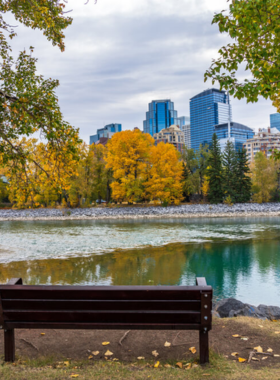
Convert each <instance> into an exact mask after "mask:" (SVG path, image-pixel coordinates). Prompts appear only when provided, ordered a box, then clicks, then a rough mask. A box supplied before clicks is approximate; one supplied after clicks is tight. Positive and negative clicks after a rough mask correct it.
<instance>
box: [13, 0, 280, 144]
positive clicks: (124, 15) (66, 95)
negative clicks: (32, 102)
mask: <svg viewBox="0 0 280 380" xmlns="http://www.w3.org/2000/svg"><path fill="white" fill-rule="evenodd" d="M85 3H86V0H68V4H67V6H66V10H72V12H71V13H70V14H69V15H70V16H71V17H72V18H73V23H72V25H71V26H70V27H68V28H67V30H66V31H65V36H66V38H65V44H66V50H65V52H63V53H61V52H60V50H59V48H58V47H54V46H52V44H51V42H49V41H47V40H46V38H45V37H44V36H43V35H42V32H40V31H36V30H35V31H34V30H30V29H28V28H27V27H24V26H22V25H19V26H18V27H17V28H16V32H17V34H18V37H17V38H15V39H14V40H13V41H12V43H11V44H12V47H13V49H14V52H15V53H16V52H17V51H19V50H23V49H24V48H26V49H27V48H28V47H29V46H31V45H32V46H34V47H35V50H34V53H33V54H34V56H36V57H37V58H38V64H37V68H38V71H39V73H40V74H42V75H44V76H45V77H46V78H49V77H51V78H53V79H58V80H59V82H60V86H59V88H58V90H57V95H58V97H59V103H60V107H61V110H62V113H63V116H64V119H65V120H66V121H68V122H69V123H70V124H71V125H73V126H75V127H77V128H79V129H80V136H81V138H82V139H83V140H84V141H85V142H87V143H88V142H89V136H90V135H93V134H95V133H96V130H97V129H98V128H102V127H103V126H104V125H106V124H110V123H121V124H122V126H123V130H125V129H133V128H135V127H138V128H140V129H141V130H142V129H143V120H144V119H145V115H146V111H147V110H148V103H149V102H151V101H152V100H155V99H171V101H173V102H174V106H175V109H176V110H177V111H178V116H189V99H190V98H191V97H193V96H194V95H196V94H198V93H200V92H201V91H203V90H206V89H208V88H213V87H215V88H219V85H218V84H216V85H214V86H213V85H212V83H211V82H210V81H207V82H206V83H204V72H205V71H206V70H207V69H208V68H209V66H210V65H211V60H212V59H213V58H217V57H218V53H217V52H218V50H219V48H221V47H222V46H224V45H225V44H227V43H229V42H231V41H230V39H229V37H228V36H227V35H226V34H220V33H219V30H218V26H217V25H216V24H215V25H211V22H212V18H213V15H214V13H215V12H219V11H221V10H223V9H227V8H228V2H227V1H226V0H199V1H198V0H175V1H174V0H173V1H172V0H98V1H97V3H96V4H95V1H94V0H89V2H88V3H87V4H85ZM231 104H232V111H233V121H235V122H238V123H242V124H245V125H247V126H249V127H251V128H253V129H258V128H264V127H268V126H269V115H270V114H271V113H275V112H276V109H275V108H274V107H272V105H271V101H267V100H265V99H263V98H260V99H259V102H258V103H254V104H252V103H249V104H247V103H246V100H244V99H243V100H237V99H234V98H231Z"/></svg>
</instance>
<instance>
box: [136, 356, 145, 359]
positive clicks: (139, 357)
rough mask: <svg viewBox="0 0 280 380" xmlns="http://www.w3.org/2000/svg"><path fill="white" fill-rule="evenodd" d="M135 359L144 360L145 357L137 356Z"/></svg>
mask: <svg viewBox="0 0 280 380" xmlns="http://www.w3.org/2000/svg"><path fill="white" fill-rule="evenodd" d="M137 359H138V360H144V359H145V358H144V356H138V358H137Z"/></svg>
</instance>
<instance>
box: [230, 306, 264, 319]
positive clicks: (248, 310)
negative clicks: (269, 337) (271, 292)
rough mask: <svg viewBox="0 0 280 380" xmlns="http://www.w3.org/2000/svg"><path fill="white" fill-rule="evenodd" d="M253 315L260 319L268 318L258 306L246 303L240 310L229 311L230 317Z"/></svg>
mask: <svg viewBox="0 0 280 380" xmlns="http://www.w3.org/2000/svg"><path fill="white" fill-rule="evenodd" d="M239 316H244V317H253V318H259V319H267V317H266V315H265V314H264V313H262V311H261V310H259V309H258V308H257V307H256V306H253V305H249V304H245V305H244V307H242V308H241V309H240V310H231V311H230V313H229V317H230V318H232V317H239Z"/></svg>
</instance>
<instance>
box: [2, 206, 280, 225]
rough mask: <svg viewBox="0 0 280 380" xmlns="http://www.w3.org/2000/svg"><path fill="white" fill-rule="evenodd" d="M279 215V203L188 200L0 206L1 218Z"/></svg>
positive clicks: (146, 217)
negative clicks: (143, 203) (177, 202)
mask: <svg viewBox="0 0 280 380" xmlns="http://www.w3.org/2000/svg"><path fill="white" fill-rule="evenodd" d="M241 216H243V217H259V216H280V202H279V203H263V204H258V203H246V204H235V205H233V206H228V205H224V204H219V205H209V204H187V205H180V206H168V207H162V206H150V207H137V206H133V207H117V206H115V207H91V208H75V209H52V208H40V209H27V210H0V221H6V220H80V219H92V220H95V219H96V220H102V219H150V218H223V217H226V218H230V217H241Z"/></svg>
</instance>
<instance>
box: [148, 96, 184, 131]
mask: <svg viewBox="0 0 280 380" xmlns="http://www.w3.org/2000/svg"><path fill="white" fill-rule="evenodd" d="M173 124H176V125H180V122H179V119H178V115H177V111H175V110H174V103H173V102H171V100H170V99H164V100H153V101H152V102H151V103H149V111H148V112H146V120H144V121H143V128H144V133H149V134H150V135H151V136H154V134H155V133H158V132H160V131H161V130H162V129H165V128H168V127H170V126H171V125H173Z"/></svg>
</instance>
